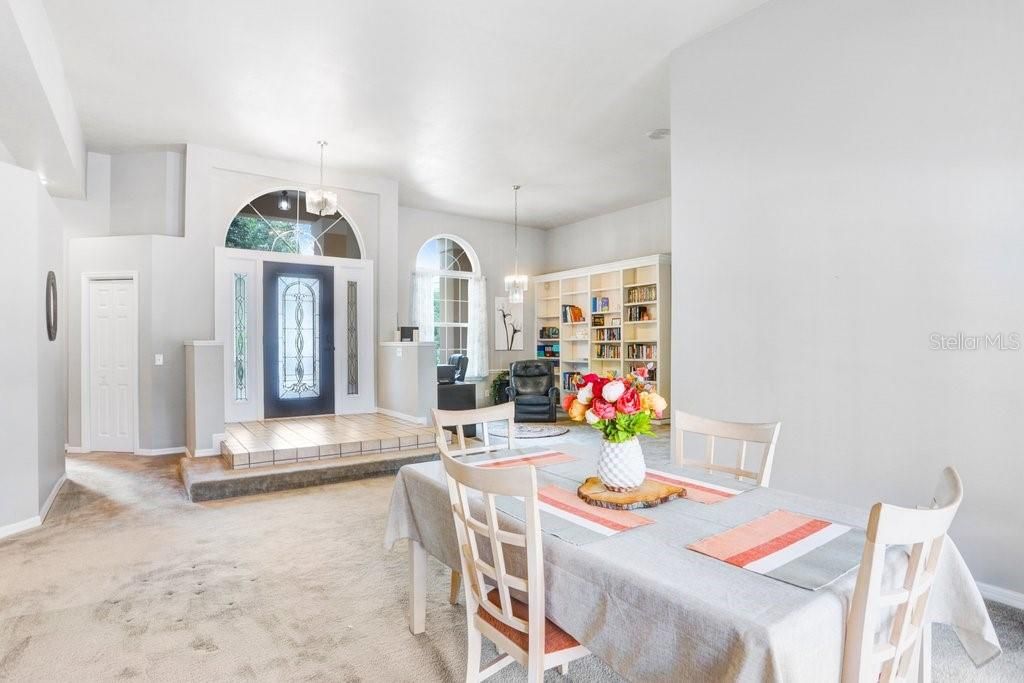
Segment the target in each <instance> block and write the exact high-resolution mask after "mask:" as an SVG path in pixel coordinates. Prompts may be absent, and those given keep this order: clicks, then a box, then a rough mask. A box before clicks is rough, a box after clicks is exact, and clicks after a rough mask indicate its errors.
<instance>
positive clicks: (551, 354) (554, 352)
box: [537, 344, 558, 358]
mask: <svg viewBox="0 0 1024 683" xmlns="http://www.w3.org/2000/svg"><path fill="white" fill-rule="evenodd" d="M537 358H558V344H537Z"/></svg>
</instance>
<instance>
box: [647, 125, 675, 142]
mask: <svg viewBox="0 0 1024 683" xmlns="http://www.w3.org/2000/svg"><path fill="white" fill-rule="evenodd" d="M670 135H672V131H671V130H670V129H668V128H655V129H654V130H652V131H648V132H647V137H648V138H650V139H651V140H664V139H665V138H667V137H668V136H670Z"/></svg>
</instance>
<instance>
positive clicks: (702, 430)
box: [672, 410, 782, 486]
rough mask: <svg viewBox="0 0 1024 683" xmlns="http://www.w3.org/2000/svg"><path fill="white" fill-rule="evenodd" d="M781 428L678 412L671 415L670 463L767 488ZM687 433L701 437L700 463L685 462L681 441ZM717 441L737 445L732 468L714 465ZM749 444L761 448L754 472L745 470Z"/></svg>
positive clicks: (776, 423)
mask: <svg viewBox="0 0 1024 683" xmlns="http://www.w3.org/2000/svg"><path fill="white" fill-rule="evenodd" d="M781 427H782V423H781V422H767V423H764V424H751V423H748V422H725V421H724V420H712V419H711V418H708V417H699V416H697V415H690V414H689V413H684V412H683V411H681V410H677V411H675V413H673V415H672V431H673V436H674V438H673V448H672V462H673V463H674V464H676V465H699V466H700V467H703V468H704V469H707V470H710V471H715V472H724V473H726V474H732V475H735V476H736V478H737V479H741V478H743V479H752V480H753V481H755V482H757V484H758V485H759V486H768V482H769V480H770V479H771V475H772V460H773V459H774V458H775V443H776V441H778V439H779V429H780V428H781ZM687 433H690V434H700V435H702V436H704V459H703V460H695V459H687V458H686V454H685V452H684V450H683V440H684V435H685V434H687ZM719 439H723V440H729V441H737V442H739V443H740V446H739V453H738V454H737V457H736V465H735V467H733V466H729V465H723V464H719V463H716V462H715V445H716V441H718V440H719ZM749 444H754V445H756V446H760V447H761V448H760V450H761V465H760V467H759V468H758V469H756V470H754V469H749V468H748V467H747V456H748V445H749Z"/></svg>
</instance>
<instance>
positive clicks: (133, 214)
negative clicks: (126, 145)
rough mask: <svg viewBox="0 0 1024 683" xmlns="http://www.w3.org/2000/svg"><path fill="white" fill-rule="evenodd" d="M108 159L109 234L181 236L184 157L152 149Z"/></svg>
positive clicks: (179, 154) (113, 156)
mask: <svg viewBox="0 0 1024 683" xmlns="http://www.w3.org/2000/svg"><path fill="white" fill-rule="evenodd" d="M109 159H110V232H111V233H113V234H115V235H173V236H176V237H180V236H181V235H182V233H183V226H182V216H181V212H182V207H183V205H184V201H183V199H184V198H183V196H182V184H183V181H184V177H185V155H184V154H181V153H179V152H168V151H163V150H154V151H136V152H125V153H122V154H114V155H112V156H111V157H109ZM90 160H91V157H90Z"/></svg>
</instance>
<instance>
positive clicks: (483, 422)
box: [431, 403, 516, 457]
mask: <svg viewBox="0 0 1024 683" xmlns="http://www.w3.org/2000/svg"><path fill="white" fill-rule="evenodd" d="M431 412H432V413H433V414H434V429H436V430H437V447H438V449H439V450H440V451H441V452H442V453H444V454H445V455H450V456H452V457H457V456H460V455H473V454H474V453H488V452H490V451H498V450H505V449H506V448H515V447H516V432H515V419H516V408H515V406H514V405H512V404H511V403H500V404H498V405H496V406H488V407H486V408H476V409H475V410H438V409H436V408H435V409H434V410H432V411H431ZM492 422H505V423H506V427H507V429H508V440H507V441H499V442H498V443H492V442H491V435H490V432H488V430H487V425H488V424H489V423H492ZM475 424H479V425H480V426H481V428H482V429H483V437H482V438H483V441H482V443H477V444H472V445H467V444H466V431H465V426H466V425H475ZM445 427H455V438H456V439H457V443H453V444H449V443H448V439H447V438H446V437H445V433H444V428H445Z"/></svg>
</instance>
